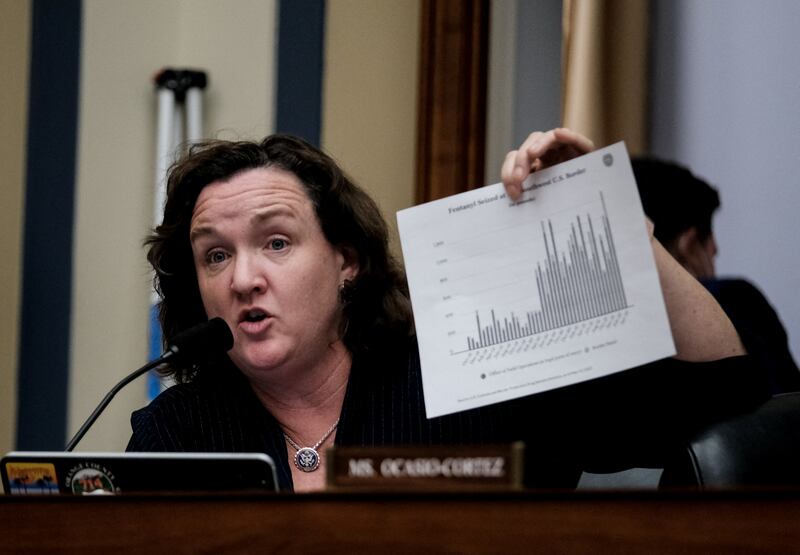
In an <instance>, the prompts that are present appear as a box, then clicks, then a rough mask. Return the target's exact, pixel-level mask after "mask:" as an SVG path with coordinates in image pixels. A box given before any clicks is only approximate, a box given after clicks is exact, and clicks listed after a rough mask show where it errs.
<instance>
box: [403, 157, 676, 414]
mask: <svg viewBox="0 0 800 555" xmlns="http://www.w3.org/2000/svg"><path fill="white" fill-rule="evenodd" d="M397 222H398V230H399V232H400V239H401V243H402V248H403V262H404V265H405V268H406V276H407V278H408V286H409V292H410V294H411V301H412V308H413V311H414V326H415V330H416V337H417V342H418V346H419V354H420V364H421V367H422V378H423V388H424V392H425V411H426V415H427V416H428V418H433V417H435V416H440V415H443V414H450V413H453V412H458V411H462V410H466V409H469V408H475V407H480V406H485V405H488V404H491V403H496V402H501V401H505V400H509V399H514V398H518V397H521V396H524V395H531V394H535V393H539V392H542V391H547V390H549V389H554V388H558V387H564V386H567V385H570V384H574V383H578V382H582V381H586V380H591V379H593V378H597V377H600V376H605V375H608V374H610V373H613V372H619V371H620V370H624V369H627V368H633V367H634V366H638V365H642V364H645V363H647V362H650V361H653V360H657V359H660V358H664V357H668V356H671V355H673V354H674V353H675V346H674V343H673V341H672V337H671V335H670V327H669V321H668V319H667V313H666V308H665V304H664V297H663V295H662V292H661V287H660V281H659V277H658V272H657V268H656V265H655V260H654V258H653V245H652V243H651V241H650V238H649V236H648V233H647V225H646V221H645V217H644V213H643V212H642V207H641V202H640V200H639V196H638V192H637V189H636V182H635V179H634V176H633V171H632V170H631V166H630V161H629V157H628V154H627V151H626V149H625V145H624V144H623V143H616V144H614V145H610V146H608V147H605V148H602V149H599V150H596V151H594V152H591V153H589V154H586V155H584V156H581V157H578V158H575V159H573V160H569V161H568V162H565V163H563V164H559V165H556V166H552V167H550V168H546V169H544V170H539V171H537V172H534V173H533V174H531V175H530V176H529V177H528V178H527V179H526V180H525V182H524V183H523V185H522V192H521V194H520V195H519V196H517V195H515V197H514V198H513V199H512V198H510V197H509V196H508V194H507V193H506V191H505V189H504V187H503V185H502V184H499V183H498V184H495V185H489V186H487V187H483V188H480V189H474V190H470V191H467V192H465V193H460V194H458V195H454V196H452V197H447V198H444V199H439V200H435V201H432V202H429V203H425V204H423V205H419V206H415V207H412V208H407V209H405V210H401V211H400V212H398V214H397Z"/></svg>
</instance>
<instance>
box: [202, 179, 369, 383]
mask: <svg viewBox="0 0 800 555" xmlns="http://www.w3.org/2000/svg"><path fill="white" fill-rule="evenodd" d="M190 240H191V245H192V252H193V256H194V264H195V269H196V271H197V281H198V285H199V287H200V295H201V297H202V300H203V306H204V307H205V310H206V314H207V316H208V317H209V318H213V317H215V316H219V317H221V318H223V319H224V320H225V321H226V322H227V323H228V325H229V326H230V328H231V331H232V332H233V336H234V340H235V342H234V347H233V349H232V350H231V352H230V353H229V355H230V357H231V360H233V362H234V364H236V366H237V367H238V368H239V369H240V370H241V371H242V372H243V373H244V374H245V375H246V376H247V377H248V378H249V379H250V380H251V381H254V380H255V381H257V380H259V379H269V374H266V373H268V372H270V371H272V370H277V369H285V370H288V371H293V370H295V369H296V368H313V365H314V364H315V363H318V362H320V361H321V360H323V358H322V357H324V356H325V354H326V351H327V350H328V349H329V346H330V345H331V344H333V343H335V342H336V341H338V339H339V322H340V318H341V307H340V304H339V296H338V288H339V285H340V284H341V283H342V282H343V281H344V280H345V279H353V278H354V277H355V275H356V273H357V271H358V268H357V264H356V263H355V262H354V261H352V260H348V259H347V258H348V257H346V256H345V254H344V253H343V252H342V251H341V250H340V249H338V248H336V247H334V246H333V245H331V244H330V243H329V242H328V241H327V239H326V238H325V236H324V235H323V233H322V229H321V227H320V224H319V221H318V220H317V216H316V213H315V211H314V207H313V205H312V203H311V200H310V199H309V198H308V196H307V194H306V192H305V190H304V188H303V186H302V184H301V183H300V181H299V180H298V178H297V177H296V176H295V175H294V174H292V173H290V172H286V171H283V170H280V169H275V168H257V169H252V170H246V171H244V172H241V173H239V174H236V175H234V176H233V177H232V178H230V179H229V180H227V181H215V182H213V183H211V184H209V185H207V186H206V187H205V188H204V189H203V190H202V191H201V193H200V196H199V197H198V199H197V202H196V203H195V207H194V212H193V214H192V220H191V224H190Z"/></svg>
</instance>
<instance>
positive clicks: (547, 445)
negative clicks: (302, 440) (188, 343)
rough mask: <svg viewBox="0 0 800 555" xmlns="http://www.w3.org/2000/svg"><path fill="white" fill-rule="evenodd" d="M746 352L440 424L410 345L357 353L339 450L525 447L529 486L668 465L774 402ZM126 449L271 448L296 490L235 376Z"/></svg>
mask: <svg viewBox="0 0 800 555" xmlns="http://www.w3.org/2000/svg"><path fill="white" fill-rule="evenodd" d="M760 376H761V373H760V372H758V371H757V370H756V369H754V368H752V367H751V366H750V364H749V360H748V358H747V357H735V358H730V359H725V360H722V361H715V362H709V363H686V362H680V361H675V360H672V359H666V360H663V361H659V362H656V363H653V364H648V365H646V366H642V367H639V368H634V369H631V370H627V371H625V372H620V373H618V374H614V375H611V376H607V377H604V378H599V379H596V380H592V381H589V382H584V383H582V384H578V385H573V386H569V387H565V388H561V389H557V390H553V391H550V392H545V393H539V394H536V395H531V396H528V397H524V398H521V399H516V400H514V401H508V402H503V403H498V404H494V405H490V406H487V407H482V408H478V409H472V410H468V411H464V412H460V413H456V414H451V415H446V416H442V417H437V418H433V419H427V418H426V417H425V408H424V402H423V397H422V380H421V373H420V365H419V355H418V351H417V348H416V343H415V342H414V341H412V342H411V344H410V345H408V347H407V348H403V349H401V350H400V351H398V352H397V353H393V354H388V355H387V354H384V355H383V356H380V357H378V356H372V357H365V356H361V357H358V358H357V359H355V360H354V361H353V367H352V370H351V376H350V380H349V382H348V386H347V392H346V394H345V399H344V403H343V407H342V412H341V419H340V422H339V427H338V429H337V432H336V439H335V444H336V445H356V446H378V445H403V444H422V445H445V444H470V443H472V444H475V443H509V442H512V441H523V442H525V445H526V449H525V454H526V456H525V462H526V469H525V470H526V471H525V481H526V485H528V486H530V487H545V488H564V487H567V488H569V487H574V486H575V484H576V483H577V480H578V478H579V476H580V473H581V471H583V470H589V471H591V470H595V471H597V472H600V471H612V470H621V469H624V468H630V467H660V466H663V461H664V460H665V457H668V456H669V454H670V452H671V450H672V448H673V446H675V447H677V446H678V445H679V444H680V441H681V439H682V438H684V437H686V435H687V434H689V433H691V432H692V431H693V430H694V429H697V428H698V427H699V426H703V425H705V424H708V423H709V422H711V421H713V420H717V419H720V418H722V417H725V416H727V415H730V414H732V413H735V412H737V411H740V410H743V409H745V408H748V407H750V406H753V405H754V404H756V403H758V402H760V401H761V400H763V399H764V398H765V397H766V386H765V385H764V384H763V382H762V379H761V377H760ZM131 425H132V428H133V435H132V437H131V439H130V442H129V444H128V448H127V450H128V451H198V452H263V453H267V454H268V455H269V456H271V457H272V458H273V459H274V461H275V463H276V465H277V474H278V482H279V485H280V487H281V488H282V489H283V490H288V491H290V490H292V477H291V470H290V466H289V464H290V463H289V454H288V451H287V446H286V443H285V440H284V438H283V434H282V431H281V428H280V426H279V425H278V423H277V421H276V420H275V419H274V418H273V417H272V415H271V414H270V413H269V410H268V409H267V408H265V407H264V406H263V404H262V403H261V402H260V401H259V400H258V398H257V397H256V396H255V394H254V393H253V391H252V389H251V388H250V387H249V385H248V383H247V382H246V380H245V379H244V378H243V377H242V375H241V374H240V373H239V372H237V371H232V372H219V373H214V374H213V375H200V376H198V377H197V378H196V379H195V380H194V381H193V382H191V383H186V384H178V385H175V386H173V387H171V388H169V389H168V390H166V391H164V392H163V393H162V394H161V395H159V396H158V397H157V398H156V399H155V400H154V401H153V402H152V403H150V404H149V405H148V406H147V407H145V408H143V409H140V410H137V411H135V412H134V413H133V415H132V416H131Z"/></svg>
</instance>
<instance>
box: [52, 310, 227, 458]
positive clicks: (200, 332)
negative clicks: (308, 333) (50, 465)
mask: <svg viewBox="0 0 800 555" xmlns="http://www.w3.org/2000/svg"><path fill="white" fill-rule="evenodd" d="M232 347H233V334H232V333H231V330H230V328H229V327H228V324H226V323H225V320H223V319H222V318H212V319H211V320H209V321H208V322H203V323H202V324H198V325H196V326H193V327H191V328H189V329H187V330H185V331H182V332H181V333H179V334H177V335H176V336H175V338H174V339H173V340H172V341H171V342H170V344H169V346H168V347H167V350H166V351H164V354H162V355H161V356H160V357H158V358H157V359H155V360H152V361H150V362H148V363H147V364H145V365H144V366H142V367H141V368H139V369H138V370H134V371H133V372H131V373H130V374H128V375H127V376H125V377H124V378H123V379H122V380H121V381H120V382H119V383H118V384H117V385H115V386H114V387H112V388H111V391H109V392H108V393H107V394H106V396H105V397H103V400H102V401H100V404H99V405H97V408H96V409H94V411H93V412H92V414H90V415H89V418H87V419H86V422H84V423H83V426H81V427H80V429H79V430H78V431H77V433H76V434H75V435H74V436H73V437H72V439H71V440H69V443H67V446H66V448H65V449H64V450H65V451H72V450H73V449H74V448H75V446H76V445H77V444H78V442H79V441H80V440H81V439H82V438H83V436H84V435H85V434H86V432H87V431H89V428H90V427H91V426H92V424H94V422H95V420H97V418H98V417H99V416H100V413H102V412H103V410H105V408H106V407H107V406H108V404H109V403H110V402H111V399H113V398H114V396H115V395H116V394H117V393H118V392H119V390H120V389H122V388H123V387H125V386H126V385H128V384H129V383H130V382H132V381H133V380H135V379H136V378H138V377H139V376H141V375H142V374H144V373H145V372H148V371H149V370H152V369H153V368H155V367H157V366H159V365H161V364H164V363H165V362H167V361H171V360H184V361H200V360H204V359H207V358H209V357H213V356H217V355H221V354H224V353H227V352H228V351H230V350H231V348H232Z"/></svg>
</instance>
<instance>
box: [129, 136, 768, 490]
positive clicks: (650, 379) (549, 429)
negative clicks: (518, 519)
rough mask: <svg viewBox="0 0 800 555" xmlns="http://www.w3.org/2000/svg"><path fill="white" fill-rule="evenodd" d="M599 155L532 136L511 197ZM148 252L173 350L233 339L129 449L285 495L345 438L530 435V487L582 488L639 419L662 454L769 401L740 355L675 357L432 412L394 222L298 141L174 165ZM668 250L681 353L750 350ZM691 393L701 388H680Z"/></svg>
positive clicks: (520, 157)
mask: <svg viewBox="0 0 800 555" xmlns="http://www.w3.org/2000/svg"><path fill="white" fill-rule="evenodd" d="M592 148H593V146H592V144H591V142H590V141H589V140H588V139H586V138H585V137H583V136H581V135H579V134H577V133H574V132H571V131H568V130H564V129H557V130H553V131H549V132H547V133H534V134H532V135H531V136H530V137H529V138H528V139H527V140H526V141H525V143H524V144H523V145H522V146H521V148H520V149H519V150H518V151H514V152H511V153H509V155H508V157H507V158H506V161H505V163H504V165H503V170H502V175H503V181H504V183H505V186H506V189H507V191H508V193H509V195H510V196H511V197H512V198H518V197H519V195H520V192H521V182H522V180H523V179H524V177H525V176H527V174H528V173H529V172H530V171H532V170H533V171H535V170H538V169H541V168H543V167H547V166H549V165H552V164H554V163H557V162H560V161H563V160H566V159H569V158H572V157H574V156H576V155H579V154H582V153H585V152H588V151H589V150H591V149H592ZM148 243H149V245H150V251H149V254H148V258H149V260H150V262H151V264H152V265H153V267H154V268H155V271H156V286H157V287H158V290H159V292H160V293H161V295H162V302H161V305H160V310H161V313H160V315H161V322H162V326H163V329H164V336H165V340H166V341H169V339H170V338H171V337H173V336H174V335H175V334H176V333H177V332H179V331H181V330H183V329H185V328H187V327H189V326H191V325H194V324H196V323H198V322H201V321H204V320H206V319H208V318H212V317H216V316H219V317H222V318H224V319H225V321H226V322H227V323H228V325H229V326H230V328H231V330H232V331H233V334H234V340H235V343H234V347H233V349H232V350H231V351H230V353H229V355H228V357H226V358H225V359H224V360H219V361H208V362H207V363H205V364H203V365H201V366H197V367H193V368H170V369H169V372H170V373H172V374H173V375H174V377H175V378H176V379H177V381H178V382H179V384H178V385H176V386H174V387H172V388H170V389H168V390H167V391H166V392H164V393H163V394H162V395H160V396H159V397H158V398H157V399H156V400H155V401H153V403H151V404H150V405H149V406H148V407H146V408H145V409H142V410H140V411H137V412H135V413H134V414H133V416H132V426H133V437H132V438H131V442H130V444H129V446H128V449H129V450H135V451H257V452H266V453H268V454H269V455H270V456H272V458H273V459H274V460H275V462H276V464H277V470H278V478H279V483H280V486H281V487H282V488H283V489H285V490H292V489H293V490H295V491H308V490H315V489H320V488H322V487H323V486H324V476H325V472H324V467H325V459H324V457H323V456H322V455H321V453H322V452H323V449H325V448H326V447H329V446H331V445H334V444H336V445H364V446H371V445H387V444H409V443H413V444H447V443H503V442H511V441H515V440H523V441H525V442H526V443H527V445H528V453H529V457H528V461H529V464H528V469H527V481H528V484H529V485H546V486H551V487H552V486H570V485H574V483H575V480H576V476H577V475H578V474H579V472H580V470H581V468H582V467H585V466H586V465H587V464H598V461H599V464H602V463H603V461H604V460H605V456H604V453H605V452H606V450H607V449H608V448H610V447H611V446H615V447H614V449H615V452H619V450H620V449H621V448H622V450H623V451H624V450H625V449H627V448H628V447H627V446H628V444H629V439H630V438H631V437H635V436H636V435H637V434H640V433H641V427H642V425H643V424H642V423H645V424H646V425H647V426H649V427H651V428H652V429H653V430H655V434H654V437H653V439H652V440H651V441H649V442H647V441H645V442H643V443H642V444H641V445H637V446H636V449H635V453H634V454H635V456H636V457H637V461H641V462H647V461H653V460H655V459H657V458H659V457H660V456H661V449H662V446H663V445H665V443H667V442H668V441H669V440H670V439H671V438H676V437H679V436H680V435H681V434H683V433H685V432H686V431H687V430H689V429H691V428H692V427H693V426H697V425H699V424H702V423H704V422H706V421H707V420H709V419H710V418H716V417H719V416H720V415H721V414H725V413H726V412H729V411H731V410H734V409H735V408H737V407H738V406H741V405H742V404H743V403H745V402H750V401H752V400H754V398H755V397H756V396H755V395H754V394H753V393H752V391H753V390H752V387H750V386H751V379H752V377H751V372H749V371H748V369H747V367H746V365H744V364H743V362H742V360H741V357H739V358H732V359H727V360H725V361H721V362H709V363H705V364H689V363H686V362H679V361H662V362H659V363H656V364H653V365H648V367H647V368H642V369H634V370H632V371H628V372H624V373H621V374H617V375H615V376H610V377H607V378H602V379H599V380H594V381H592V382H590V383H586V384H580V385H577V386H572V387H568V388H563V389H561V390H557V391H554V392H548V393H543V394H539V395H535V396H531V397H527V398H524V399H518V400H515V401H511V402H506V403H500V404H497V405H492V406H489V407H483V408H480V409H474V410H470V411H465V412H462V413H458V414H454V415H448V416H444V417H440V418H434V419H430V420H428V419H426V418H425V410H424V405H423V402H422V389H421V378H420V370H419V357H418V352H417V347H416V341H415V338H414V336H413V332H412V329H413V325H412V319H411V312H410V304H409V300H408V295H407V291H406V286H405V281H404V277H403V274H402V272H401V271H400V269H399V266H398V264H397V263H396V261H395V260H394V259H393V258H392V256H391V255H390V253H389V250H388V243H387V230H386V224H385V222H384V221H383V219H382V218H381V216H380V212H379V210H378V208H377V206H376V205H375V204H374V202H373V201H372V200H371V199H370V198H369V197H368V196H367V195H366V194H365V193H364V192H363V191H361V190H360V189H359V188H358V187H356V186H355V185H354V184H353V183H351V182H350V181H349V179H347V177H346V176H345V175H344V174H343V173H342V172H341V170H340V169H339V168H338V167H337V166H336V164H335V163H334V162H333V161H332V160H331V159H330V158H329V157H327V156H326V155H325V154H323V153H322V152H320V151H318V150H317V149H315V148H314V147H312V146H310V145H308V144H306V143H305V142H303V141H301V140H298V139H295V138H291V137H286V136H272V137H268V138H266V139H265V140H264V141H263V142H261V143H259V144H257V143H250V142H237V143H230V142H211V143H206V144H203V145H199V146H196V147H193V148H192V151H191V152H190V154H189V155H188V156H187V157H186V158H184V159H183V160H181V161H179V162H178V163H177V164H176V165H175V166H174V167H173V168H172V170H171V171H170V175H169V180H168V197H167V204H166V207H165V212H164V220H163V223H162V225H160V226H159V227H158V228H157V229H156V231H155V233H154V234H153V235H152V236H151V237H150V239H149V240H148ZM653 246H654V253H655V256H656V260H657V266H658V269H659V274H660V277H661V281H662V286H663V288H664V294H665V298H666V302H667V306H668V313H669V316H670V321H671V324H672V328H673V333H674V335H675V341H676V346H677V349H678V357H677V358H680V359H683V360H687V361H709V360H716V359H720V358H723V357H735V356H736V355H741V354H743V349H742V347H741V344H740V343H739V340H738V336H737V335H736V332H735V331H734V329H733V327H732V326H731V325H730V322H728V320H727V318H726V317H725V316H724V314H723V313H722V312H721V310H720V309H719V307H718V306H717V305H716V304H715V303H714V302H713V300H712V299H711V298H710V297H709V296H708V295H707V294H706V293H705V292H704V290H703V289H702V287H699V285H698V284H697V283H696V282H695V281H694V280H692V278H691V277H690V276H688V275H687V274H686V273H685V272H684V271H683V270H682V269H681V268H680V266H678V265H677V264H676V263H675V262H674V261H673V260H672V259H671V258H670V257H669V256H668V255H667V254H666V252H665V251H664V250H663V249H662V248H661V247H660V245H658V243H657V242H655V241H653ZM720 376H725V383H726V384H727V385H726V387H727V389H729V391H726V392H723V394H722V395H721V396H720V397H719V398H715V399H714V400H713V402H712V404H711V405H709V402H711V401H710V399H708V400H707V399H705V398H703V396H704V395H707V394H708V393H709V391H711V387H712V384H714V383H715V381H717V380H719V379H720ZM706 380H707V384H706V385H705V386H704V384H705V383H706ZM687 383H692V386H693V387H695V388H698V386H699V388H698V390H697V392H695V391H690V392H686V391H683V385H684V384H687ZM717 383H718V382H717ZM698 392H699V394H700V397H699V398H695V397H698ZM715 393H717V392H716V391H715ZM642 394H644V395H642ZM678 397H679V398H678ZM673 403H678V404H680V408H681V411H680V413H679V416H676V415H675V413H676V412H677V411H674V410H670V408H671V405H672V404H673ZM548 421H552V422H554V424H550V423H548V424H544V425H543V423H545V422H548ZM598 432H599V433H598ZM534 450H536V451H540V453H539V454H537V456H530V454H531V453H532V451H534Z"/></svg>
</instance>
